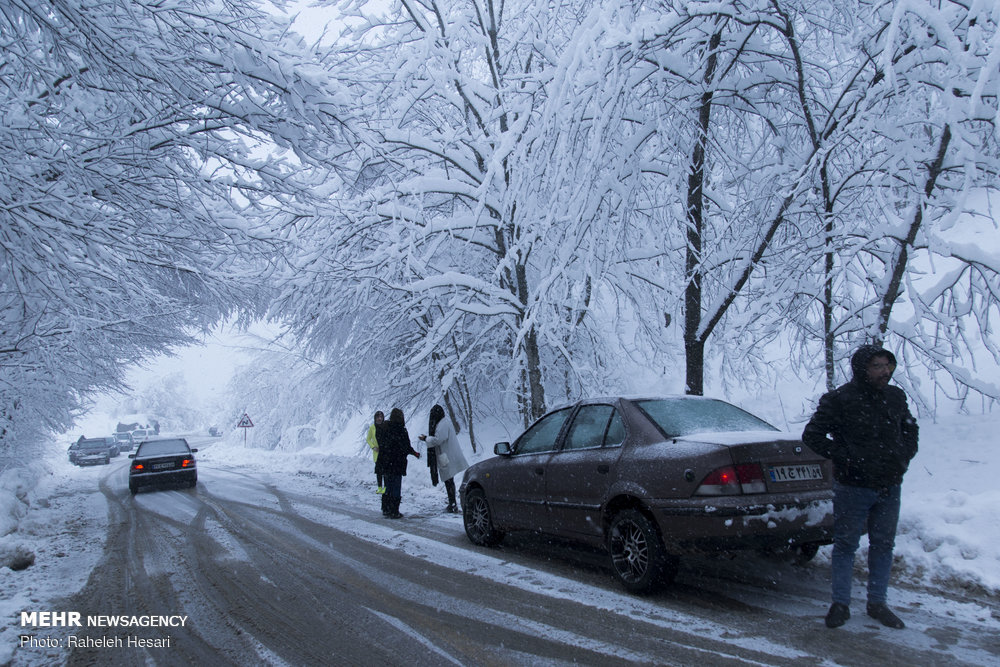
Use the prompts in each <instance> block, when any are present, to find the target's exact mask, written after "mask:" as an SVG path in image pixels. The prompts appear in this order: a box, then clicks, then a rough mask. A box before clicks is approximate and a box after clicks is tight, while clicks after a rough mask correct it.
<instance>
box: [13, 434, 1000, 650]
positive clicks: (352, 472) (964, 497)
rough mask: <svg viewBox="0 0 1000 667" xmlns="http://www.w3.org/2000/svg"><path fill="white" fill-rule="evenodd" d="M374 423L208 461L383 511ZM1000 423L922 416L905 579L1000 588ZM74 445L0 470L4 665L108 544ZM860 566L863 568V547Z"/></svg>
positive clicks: (901, 563) (420, 468)
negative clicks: (34, 614)
mask: <svg viewBox="0 0 1000 667" xmlns="http://www.w3.org/2000/svg"><path fill="white" fill-rule="evenodd" d="M362 426H363V424H361V423H360V422H359V423H358V424H352V425H350V427H349V428H348V429H346V430H345V431H344V432H343V433H342V434H340V435H338V436H336V437H334V438H333V439H331V441H330V442H327V443H324V444H323V445H322V446H319V447H315V448H312V449H308V450H304V451H300V452H297V453H289V452H272V451H264V450H258V449H253V450H247V449H245V448H244V447H243V444H242V433H234V434H231V435H230V436H229V437H228V438H227V439H226V440H220V441H215V442H213V443H212V444H209V445H207V446H204V447H203V448H202V451H201V452H199V462H200V465H201V466H203V467H211V466H212V464H213V461H219V462H224V463H225V465H227V466H231V465H232V463H233V461H244V462H245V465H246V467H247V468H249V469H251V470H254V471H255V472H260V473H261V474H266V475H267V476H268V478H269V479H270V481H271V482H272V483H274V484H275V485H276V486H278V487H279V488H280V487H281V486H282V484H283V483H286V482H287V483H288V484H289V485H294V487H295V489H296V490H300V491H301V490H302V485H303V483H305V480H308V479H310V478H312V479H315V480H316V483H317V484H320V483H322V484H323V486H324V487H326V488H327V489H334V490H335V491H334V492H333V493H334V494H335V495H336V496H337V497H338V498H339V499H340V500H342V501H343V502H345V503H347V504H349V505H353V506H357V507H364V506H371V508H372V511H373V516H377V514H375V513H376V512H377V507H378V500H377V496H376V495H375V494H374V475H373V473H372V464H371V459H370V458H369V457H368V456H367V455H366V454H364V453H363V450H362V444H363V443H362V437H361V436H362V435H363V432H364V431H363V428H362ZM998 429H1000V416H990V415H986V416H975V417H969V416H952V417H946V418H942V419H940V420H939V421H938V422H937V423H929V422H922V423H921V437H920V443H921V444H920V452H919V454H918V455H917V458H916V459H914V461H913V464H912V466H911V468H910V472H909V473H908V475H907V477H906V481H905V483H904V487H903V511H902V516H901V519H900V526H899V536H898V537H897V541H896V555H897V564H896V569H895V577H896V578H897V580H905V581H909V582H913V583H918V584H923V585H928V586H930V585H933V586H946V587H947V588H949V589H952V590H954V591H960V590H961V589H963V588H972V589H979V590H983V591H986V592H989V593H991V594H996V593H997V592H998V591H1000V522H998V521H997V520H996V518H995V516H994V512H993V511H992V510H993V508H994V507H996V506H997V505H998V504H1000V490H997V489H996V488H995V484H994V480H996V479H997V478H998V476H1000V447H998V445H997V443H996V439H995V435H994V434H995V433H996V432H997V431H998ZM411 430H412V429H411ZM419 432H421V431H420V430H419V428H417V429H416V430H415V431H413V432H412V433H411V435H413V436H414V438H415V436H416V435H417V434H418V433H419ZM499 437H500V438H503V439H506V438H507V437H508V436H506V435H505V434H503V435H500V436H499ZM460 439H462V438H461V436H460ZM487 442H492V440H491V439H487ZM415 444H416V443H415ZM464 444H465V445H466V447H467V451H468V453H469V458H470V460H474V459H477V458H480V457H482V456H483V455H484V453H483V452H482V451H480V452H479V453H478V454H475V455H473V454H472V453H471V451H470V450H469V449H468V441H467V440H465V441H464ZM63 449H64V448H62V447H61V446H59V445H57V444H55V443H53V445H52V447H51V448H50V450H49V452H50V453H49V455H48V456H47V457H46V458H45V459H43V460H41V461H38V462H36V463H33V464H31V465H30V466H26V467H23V468H16V469H14V468H12V469H8V470H6V471H4V473H3V474H0V483H2V485H3V486H2V487H0V508H2V511H3V514H2V515H0V525H4V526H7V527H16V528H14V529H13V530H10V531H9V532H7V534H5V535H3V536H0V555H3V554H11V553H15V552H18V553H21V554H31V555H33V556H34V563H33V564H32V565H30V566H29V567H27V568H26V569H23V570H19V571H14V570H12V569H10V567H5V566H3V565H7V564H8V563H9V562H10V561H8V560H5V561H4V562H3V563H2V564H0V618H3V619H4V621H3V623H2V624H0V664H3V663H5V662H7V661H8V660H9V659H10V657H11V652H12V651H13V649H14V647H15V646H16V640H17V636H18V634H19V614H20V612H21V611H23V610H32V609H39V610H44V609H55V608H56V607H57V605H56V604H55V603H54V601H56V600H58V599H59V598H63V597H65V596H68V595H72V594H73V593H74V592H76V591H78V590H80V589H81V588H82V587H83V585H84V583H85V582H86V580H87V577H88V576H89V574H90V571H91V570H92V568H93V567H94V565H95V564H96V563H97V561H98V559H99V558H100V555H101V550H102V547H103V541H104V540H103V537H104V535H105V532H106V530H107V507H106V503H105V502H104V497H103V495H102V494H100V493H99V492H98V490H97V480H99V479H100V477H102V476H103V475H104V474H105V471H106V470H107V468H106V467H105V466H96V467H92V468H76V467H74V466H72V465H70V464H69V463H68V462H67V461H66V460H65V452H64V451H63ZM120 462H122V459H115V460H114V462H113V463H112V465H123V463H120ZM403 488H404V499H403V506H402V510H403V512H404V514H405V513H411V514H419V515H427V514H435V513H438V512H440V511H441V510H442V509H443V507H444V505H445V492H444V488H443V486H441V485H439V486H438V487H436V488H435V487H432V486H431V484H430V480H429V476H428V474H427V470H426V466H425V464H424V460H423V459H421V460H415V459H410V468H409V474H408V475H407V477H406V478H405V480H404V487H403ZM325 493H329V491H325ZM456 521H459V519H458V517H456ZM865 548H866V545H864V544H863V546H862V549H863V550H864V549H865ZM828 561H829V547H824V548H823V549H821V550H820V553H819V555H818V556H817V558H816V560H815V561H814V563H813V565H814V566H815V567H825V566H826V563H828ZM857 567H858V569H859V572H861V573H863V571H864V559H863V558H859V559H858V564H857Z"/></svg>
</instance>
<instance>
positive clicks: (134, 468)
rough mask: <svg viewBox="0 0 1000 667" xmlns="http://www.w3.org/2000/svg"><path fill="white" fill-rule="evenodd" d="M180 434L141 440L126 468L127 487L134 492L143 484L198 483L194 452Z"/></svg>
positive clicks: (130, 455) (188, 484)
mask: <svg viewBox="0 0 1000 667" xmlns="http://www.w3.org/2000/svg"><path fill="white" fill-rule="evenodd" d="M197 451H198V450H197V449H191V447H190V446H189V445H188V443H187V440H185V439H184V438H163V439H158V440H144V441H142V442H141V443H139V447H138V449H136V450H135V453H134V454H129V455H128V457H129V458H130V459H132V464H131V465H130V466H129V469H128V490H129V491H130V492H131V493H132V494H133V495H135V494H136V493H138V492H139V489H140V488H141V487H143V486H188V487H193V486H195V485H196V484H197V483H198V468H197V467H196V465H195V460H194V453H195V452H197Z"/></svg>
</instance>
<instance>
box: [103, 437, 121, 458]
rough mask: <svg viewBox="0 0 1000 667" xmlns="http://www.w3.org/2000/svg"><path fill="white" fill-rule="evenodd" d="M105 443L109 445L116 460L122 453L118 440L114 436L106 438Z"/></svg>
mask: <svg viewBox="0 0 1000 667" xmlns="http://www.w3.org/2000/svg"><path fill="white" fill-rule="evenodd" d="M104 442H106V443H108V451H110V452H111V457H112V458H114V457H115V456H118V455H119V454H121V453H122V448H121V445H119V444H118V440H117V439H116V438H115V436H113V435H107V436H104Z"/></svg>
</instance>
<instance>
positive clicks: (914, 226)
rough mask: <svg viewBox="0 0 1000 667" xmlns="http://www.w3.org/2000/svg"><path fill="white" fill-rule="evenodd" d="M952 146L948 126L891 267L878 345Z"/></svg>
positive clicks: (881, 310)
mask: <svg viewBox="0 0 1000 667" xmlns="http://www.w3.org/2000/svg"><path fill="white" fill-rule="evenodd" d="M949 143H951V126H950V125H945V126H944V131H943V132H942V133H941V141H940V142H939V143H938V150H937V155H936V156H935V157H934V162H932V163H931V164H929V165H927V182H926V183H924V192H923V197H921V198H920V199H919V200H918V201H917V210H916V212H914V214H913V221H912V222H911V223H910V229H909V231H908V232H907V233H906V238H905V239H900V241H899V248H898V250H897V251H896V253H895V257H894V259H893V262H892V266H890V267H889V268H890V270H891V271H892V275H891V277H890V278H889V284H888V285H887V286H886V290H885V294H883V295H882V304H881V306H880V308H879V314H878V323H877V324H878V332H877V334H876V335H875V336H874V338H875V342H876V343H882V342H883V341H884V340H885V334H886V333H887V332H888V329H889V316H890V315H891V314H892V307H893V305H895V303H896V299H898V298H899V292H900V288H901V285H902V284H903V274H904V273H905V272H906V263H907V261H908V259H909V249H910V248H911V247H913V244H914V242H915V241H916V240H917V234H918V233H919V232H920V226H921V225H922V224H923V219H924V201H925V200H926V199H928V198H929V197H930V196H931V193H932V192H933V191H934V186H935V185H936V184H937V179H938V176H940V175H941V171H942V165H943V164H944V157H945V154H947V152H948V144H949Z"/></svg>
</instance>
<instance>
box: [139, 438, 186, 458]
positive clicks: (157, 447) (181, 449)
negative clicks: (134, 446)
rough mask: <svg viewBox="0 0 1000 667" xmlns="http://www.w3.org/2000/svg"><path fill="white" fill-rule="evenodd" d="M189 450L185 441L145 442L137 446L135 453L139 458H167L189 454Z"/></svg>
mask: <svg viewBox="0 0 1000 667" xmlns="http://www.w3.org/2000/svg"><path fill="white" fill-rule="evenodd" d="M190 453H191V449H190V448H189V447H188V444H187V441H185V440H147V441H146V442H144V443H142V444H141V445H140V446H139V451H137V452H136V453H135V455H136V457H140V456H169V455H171V454H190Z"/></svg>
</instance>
